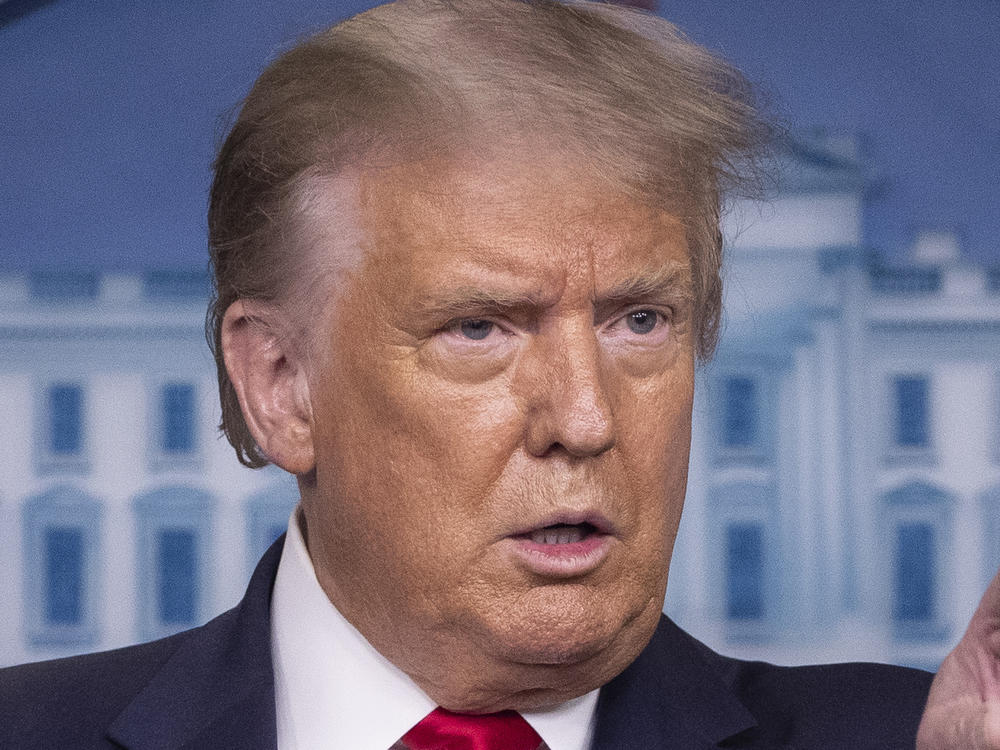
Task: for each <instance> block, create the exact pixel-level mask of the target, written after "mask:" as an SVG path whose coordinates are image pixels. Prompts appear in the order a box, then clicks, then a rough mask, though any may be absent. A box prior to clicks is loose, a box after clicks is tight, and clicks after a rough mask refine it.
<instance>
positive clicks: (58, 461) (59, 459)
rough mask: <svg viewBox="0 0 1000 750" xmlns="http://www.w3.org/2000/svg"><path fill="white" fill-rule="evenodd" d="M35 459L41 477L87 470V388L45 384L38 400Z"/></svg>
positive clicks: (61, 383) (61, 382)
mask: <svg viewBox="0 0 1000 750" xmlns="http://www.w3.org/2000/svg"><path fill="white" fill-rule="evenodd" d="M36 403H37V404H38V409H37V414H38V416H37V417H36V420H37V421H36V442H35V460H36V468H37V469H38V471H39V473H41V474H49V473H53V472H55V473H66V472H79V471H82V470H84V469H86V466H87V463H86V459H87V425H86V421H85V419H86V400H85V396H84V388H83V386H82V385H81V384H80V383H74V382H70V381H56V382H52V383H48V384H46V385H44V386H43V387H42V389H41V392H40V393H39V396H38V398H37V402H36Z"/></svg>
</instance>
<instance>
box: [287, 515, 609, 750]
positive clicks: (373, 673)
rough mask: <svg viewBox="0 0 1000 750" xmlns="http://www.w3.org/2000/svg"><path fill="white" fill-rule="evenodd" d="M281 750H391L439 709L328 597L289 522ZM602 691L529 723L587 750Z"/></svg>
mask: <svg viewBox="0 0 1000 750" xmlns="http://www.w3.org/2000/svg"><path fill="white" fill-rule="evenodd" d="M271 654H272V659H273V660H274V695H275V706H276V711H277V728H278V750H327V749H329V750H342V749H344V748H350V750H389V748H391V747H392V746H393V744H394V743H395V742H396V741H397V740H398V739H399V738H400V737H402V736H403V735H404V734H405V733H406V732H407V731H408V730H409V729H410V728H411V727H412V726H413V725H414V724H416V723H417V722H418V721H420V720H421V719H422V718H424V716H426V715H427V714H429V713H430V712H431V711H432V710H434V708H436V704H435V703H434V702H433V701H432V700H431V699H430V698H428V697H427V696H426V695H425V694H424V693H423V691H422V690H421V689H420V688H419V687H417V685H416V684H415V683H414V682H413V681H412V680H411V679H410V678H409V677H408V676H407V675H406V674H405V673H404V672H402V671H401V670H400V669H398V668H397V667H395V666H394V665H393V664H391V663H390V662H389V661H388V660H387V659H385V657H383V656H382V655H381V654H380V653H378V652H377V651H376V650H375V649H374V647H373V646H372V645H371V644H370V643H368V641H367V640H365V638H364V636H362V635H361V633H359V632H358V631H357V629H355V628H354V626H353V625H351V624H350V623H349V622H348V621H347V620H346V619H345V618H344V616H343V615H341V614H340V612H339V611H337V609H336V607H334V606H333V605H332V604H331V603H330V600H329V599H328V598H327V597H326V594H325V593H324V592H323V589H322V588H320V585H319V582H318V581H317V580H316V572H315V570H314V569H313V565H312V560H311V559H310V558H309V552H308V551H307V549H306V545H305V542H304V541H303V539H302V533H301V531H300V530H299V525H298V510H297V509H296V511H293V513H292V516H291V519H290V520H289V522H288V536H287V538H286V540H285V548H284V550H283V551H282V553H281V562H280V564H279V565H278V574H277V578H276V579H275V582H274V593H273V598H272V601H271ZM597 692H598V691H596V690H594V691H591V692H590V693H587V694H586V695H582V696H580V697H579V698H575V699H574V700H571V701H569V702H567V703H564V704H562V705H561V706H557V707H555V708H552V709H549V710H547V711H532V712H526V713H523V714H522V715H523V716H524V718H525V719H526V720H527V721H528V723H529V724H531V726H532V727H533V728H534V729H535V731H536V732H538V734H539V735H540V736H541V738H542V739H543V740H544V741H545V745H543V747H545V746H548V748H549V749H550V750H587V748H589V747H590V743H591V738H592V736H593V724H594V711H595V708H596V706H597Z"/></svg>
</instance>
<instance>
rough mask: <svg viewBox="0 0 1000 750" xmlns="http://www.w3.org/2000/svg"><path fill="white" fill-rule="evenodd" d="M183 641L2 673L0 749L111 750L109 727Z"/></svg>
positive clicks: (177, 637)
mask: <svg viewBox="0 0 1000 750" xmlns="http://www.w3.org/2000/svg"><path fill="white" fill-rule="evenodd" d="M184 638H185V634H184V633H181V634H178V635H175V636H171V637H169V638H164V639H161V640H158V641H152V642H150V643H143V644H140V645H137V646H128V647H126V648H120V649H115V650H113V651H102V652H98V653H93V654H83V655H81V656H71V657H66V658H62V659H53V660H50V661H41V662H34V663H30V664H21V665H18V666H14V667H7V668H5V669H0V747H4V748H8V747H9V748H20V747H24V748H28V747H71V746H72V747H88V748H89V747H94V748H98V747H111V745H110V744H107V741H106V740H105V739H104V733H105V731H106V730H107V727H108V725H109V724H110V722H111V721H112V720H113V719H114V717H115V716H117V715H118V714H119V713H120V712H121V711H122V710H123V709H124V708H125V706H127V705H128V704H129V702H130V701H131V700H132V698H133V697H134V696H135V695H136V694H137V693H138V692H139V691H140V690H141V689H142V687H143V686H144V685H145V684H146V683H147V682H148V681H149V679H150V678H151V677H152V675H153V674H155V672H156V671H157V670H158V669H159V668H160V667H161V666H162V665H163V664H164V663H165V662H166V661H167V660H168V659H169V658H170V657H171V655H172V654H173V653H174V652H175V651H176V650H177V648H178V647H179V646H180V644H181V643H182V642H183V641H184ZM85 738H86V739H85ZM61 743H66V744H61Z"/></svg>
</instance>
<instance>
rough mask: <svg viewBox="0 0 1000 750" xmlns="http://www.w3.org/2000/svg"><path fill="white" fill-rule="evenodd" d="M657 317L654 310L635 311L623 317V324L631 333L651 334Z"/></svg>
mask: <svg viewBox="0 0 1000 750" xmlns="http://www.w3.org/2000/svg"><path fill="white" fill-rule="evenodd" d="M658 315H659V313H657V312H655V311H654V310H636V311H635V312H632V313H629V314H628V315H626V316H625V324H626V325H627V326H628V328H629V330H630V331H632V333H640V334H642V333H651V332H652V330H653V329H654V328H656V319H657V316H658Z"/></svg>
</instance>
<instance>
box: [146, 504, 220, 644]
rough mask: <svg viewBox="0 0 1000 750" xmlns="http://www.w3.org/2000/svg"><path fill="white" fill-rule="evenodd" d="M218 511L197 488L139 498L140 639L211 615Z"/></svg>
mask: <svg viewBox="0 0 1000 750" xmlns="http://www.w3.org/2000/svg"><path fill="white" fill-rule="evenodd" d="M213 509H214V502H213V500H212V498H211V496H209V495H208V494H207V493H205V492H203V491H201V490H197V489H194V488H192V487H185V486H170V487H164V488H161V489H158V490H154V491H152V492H149V493H147V494H145V495H142V496H140V497H138V498H136V500H135V514H136V524H137V529H136V530H137V540H138V546H137V553H138V556H139V559H138V576H139V581H140V583H139V609H140V612H139V630H140V632H139V635H140V637H141V638H144V639H152V638H158V637H161V636H164V635H169V634H170V633H175V632H177V631H178V630H183V629H185V628H188V627H192V626H194V625H199V624H201V622H202V621H203V620H204V619H205V618H206V616H207V614H208V608H209V602H210V599H211V597H210V596H209V595H208V591H207V588H208V586H209V585H210V582H211V580H212V578H211V575H210V573H211V571H210V570H208V566H209V562H210V560H209V555H208V549H209V547H208V545H209V540H210V538H211V522H212V512H213Z"/></svg>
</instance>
